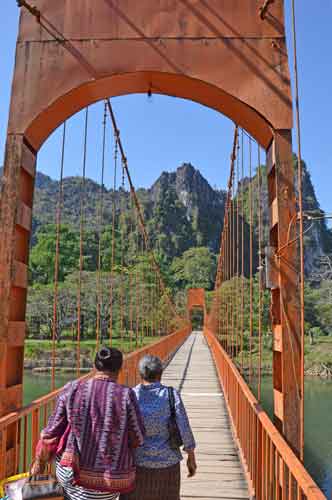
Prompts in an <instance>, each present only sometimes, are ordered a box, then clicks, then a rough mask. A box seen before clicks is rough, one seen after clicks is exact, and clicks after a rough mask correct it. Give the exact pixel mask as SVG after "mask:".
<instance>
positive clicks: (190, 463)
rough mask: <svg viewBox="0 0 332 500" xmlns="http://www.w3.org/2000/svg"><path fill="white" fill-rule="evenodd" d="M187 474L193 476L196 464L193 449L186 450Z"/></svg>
mask: <svg viewBox="0 0 332 500" xmlns="http://www.w3.org/2000/svg"><path fill="white" fill-rule="evenodd" d="M187 467H188V476H187V477H193V476H194V475H195V474H196V470H197V464H196V457H195V452H194V450H191V451H188V458H187Z"/></svg>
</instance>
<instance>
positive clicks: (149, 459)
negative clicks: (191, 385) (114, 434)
mask: <svg viewBox="0 0 332 500" xmlns="http://www.w3.org/2000/svg"><path fill="white" fill-rule="evenodd" d="M134 391H135V393H136V396H137V400H138V404H139V407H140V410H141V414H142V416H143V420H144V426H145V429H146V434H145V438H144V444H143V445H142V446H140V447H139V448H137V449H136V464H137V465H138V466H140V467H147V468H163V467H170V466H172V465H175V464H177V463H178V462H180V460H182V454H181V452H180V450H172V448H171V447H170V444H169V431H168V422H169V419H170V414H171V412H170V405H169V399H168V388H167V387H166V386H164V385H162V384H161V383H160V382H156V383H153V384H149V385H143V384H139V385H137V386H136V387H135V389H134ZM173 391H174V399H175V412H176V421H177V425H178V428H179V431H180V434H181V437H182V441H183V449H184V450H185V451H189V450H193V449H194V448H195V446H196V445H195V439H194V436H193V433H192V430H191V428H190V424H189V420H188V416H187V413H186V410H185V407H184V405H183V402H182V399H181V396H180V395H179V393H178V392H177V391H176V390H175V389H173Z"/></svg>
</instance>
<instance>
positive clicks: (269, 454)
mask: <svg viewBox="0 0 332 500" xmlns="http://www.w3.org/2000/svg"><path fill="white" fill-rule="evenodd" d="M204 334H205V338H206V340H207V342H208V345H209V346H210V349H211V352H212V355H213V358H214V361H215V364H216V368H217V371H218V376H219V380H220V382H221V385H222V388H223V391H224V395H225V400H226V404H227V406H228V411H229V415H230V418H231V423H232V428H233V433H234V437H235V439H236V441H237V443H238V447H239V451H240V455H241V459H242V462H243V465H244V467H245V470H246V474H247V478H248V481H249V484H250V488H251V490H252V491H251V493H252V495H254V496H255V499H257V500H261V499H263V500H279V499H280V500H284V499H285V500H286V499H287V500H302V499H308V500H324V499H325V498H326V497H325V496H324V494H323V493H322V492H321V490H320V489H319V488H318V486H317V485H316V483H315V482H314V480H313V479H312V478H311V476H310V475H309V474H308V472H307V471H306V469H305V467H304V466H303V464H302V462H301V461H300V460H299V459H298V458H297V456H296V455H295V453H294V452H293V451H292V450H291V448H290V447H289V445H288V444H287V443H286V441H285V440H284V438H283V437H282V435H281V434H280V432H279V431H278V430H277V428H276V427H275V426H274V425H273V423H272V422H271V420H270V418H269V417H268V415H267V414H266V413H265V411H264V410H263V409H262V407H261V406H260V405H259V403H258V401H257V399H256V398H255V396H254V395H253V393H252V392H251V391H250V389H249V387H248V385H247V383H246V382H245V380H244V379H243V378H242V376H241V375H240V373H239V371H238V370H237V368H236V366H235V365H234V363H233V361H232V360H231V358H230V357H229V356H228V354H227V353H226V352H225V350H224V349H223V348H222V347H221V345H220V343H219V341H218V339H217V337H216V336H215V335H214V334H213V332H212V331H211V330H209V329H208V328H205V330H204Z"/></svg>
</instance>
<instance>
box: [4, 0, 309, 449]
mask: <svg viewBox="0 0 332 500" xmlns="http://www.w3.org/2000/svg"><path fill="white" fill-rule="evenodd" d="M262 3H263V2H262V0H248V1H247V2H243V1H234V0H225V1H224V2H220V1H219V0H201V1H200V2H198V1H193V0H160V1H159V2H155V1H154V0H141V1H140V2H133V1H131V0H98V1H93V2H92V1H84V2H83V1H82V0H61V1H57V2H54V0H35V2H34V4H35V5H36V7H37V8H38V9H40V11H41V13H42V15H43V17H44V18H45V19H47V20H48V21H49V22H50V23H52V25H53V26H55V27H56V29H57V30H58V31H59V32H60V33H63V34H64V36H65V37H66V39H67V40H68V41H69V42H68V43H70V45H71V47H72V49H73V50H72V54H70V53H68V51H67V50H66V49H65V48H64V47H63V45H61V44H59V43H58V42H56V41H54V40H53V39H52V38H51V37H50V36H48V34H47V33H46V32H45V31H44V30H43V29H42V28H41V26H40V25H39V24H38V23H36V20H35V19H34V18H33V17H32V16H31V15H30V14H29V13H28V12H27V11H22V12H21V17H20V29H19V35H18V41H17V49H16V63H15V72H14V79H13V87H12V98H11V107H10V117H9V125H8V136H7V144H6V156H5V170H4V177H3V185H2V193H1V219H0V231H1V233H0V234H1V240H0V360H1V369H0V395H1V405H0V415H3V414H5V413H8V412H10V411H12V410H14V409H16V408H17V407H19V406H20V405H21V401H22V377H23V350H24V349H23V346H24V337H25V309H26V297H27V286H28V284H27V276H28V268H27V265H28V256H29V239H30V231H31V220H32V206H33V192H34V178H35V163H36V155H37V152H38V150H39V148H40V146H41V144H42V143H43V142H44V141H45V140H46V138H47V137H48V136H49V134H50V133H51V132H52V131H53V130H54V129H55V128H56V127H57V126H58V125H59V124H61V123H62V122H63V121H64V120H65V119H66V118H68V117H69V116H71V115H72V114H74V113H75V112H77V111H79V110H80V109H82V108H83V107H84V106H86V105H88V104H91V103H93V102H96V101H98V100H99V99H102V98H104V97H108V96H115V95H123V94H128V93H137V92H148V91H150V90H151V91H152V92H154V93H160V94H166V95H172V96H178V97H183V98H187V99H192V100H194V101H196V102H198V103H201V104H203V105H206V106H209V107H211V108H213V109H215V110H218V111H220V112H221V113H224V114H225V115H227V116H228V117H229V118H231V119H232V120H233V121H234V122H236V123H238V124H239V125H240V126H242V127H243V128H245V129H246V130H248V131H249V132H250V133H251V134H252V136H253V137H255V138H256V139H257V141H258V142H259V143H260V144H261V145H262V146H263V147H264V148H265V149H266V151H267V158H268V166H267V167H268V189H269V205H270V244H271V246H273V247H276V248H278V247H280V246H281V245H283V244H285V242H286V241H287V232H288V228H289V223H290V221H291V220H292V219H293V217H294V215H295V213H296V203H295V195H294V181H293V168H292V144H291V127H292V101H291V91H290V78H289V68H288V56H287V48H286V43H285V25H284V12H283V8H284V6H283V1H282V0H279V1H276V2H274V3H272V5H270V6H269V8H268V10H267V12H266V16H265V18H264V19H262V18H261V16H260V15H259V7H261V5H262ZM73 52H74V53H75V54H76V57H75V56H73ZM91 68H92V69H93V74H91ZM293 230H294V228H292V231H293ZM297 269H298V263H297V253H296V248H295V247H289V248H287V251H286V252H285V253H284V254H283V258H282V259H281V260H280V261H278V262H275V268H274V271H275V272H274V276H273V278H274V288H273V292H272V323H273V333H274V353H273V359H274V396H275V397H274V400H275V418H276V422H277V424H278V427H279V429H280V430H282V431H283V433H284V435H285V437H286V439H287V440H288V442H289V443H290V444H291V446H292V447H293V449H294V450H295V451H297V452H298V451H299V449H300V426H299V419H300V401H299V398H298V392H297V380H296V379H295V377H294V371H293V369H291V368H290V367H291V365H293V366H294V369H295V372H296V374H297V375H298V378H300V326H299V325H300V320H299V318H300V311H299V289H298V272H297ZM281 304H284V308H281ZM293 344H294V345H295V346H296V348H295V353H293V356H294V357H293V359H292V360H291V356H292V349H291V347H292V345H293ZM8 443H9V444H6V446H7V447H8V446H10V439H9V441H8Z"/></svg>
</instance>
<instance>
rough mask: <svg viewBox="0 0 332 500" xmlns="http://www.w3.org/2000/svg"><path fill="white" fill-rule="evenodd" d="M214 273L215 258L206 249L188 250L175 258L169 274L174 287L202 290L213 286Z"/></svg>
mask: <svg viewBox="0 0 332 500" xmlns="http://www.w3.org/2000/svg"><path fill="white" fill-rule="evenodd" d="M215 272H216V257H215V255H214V254H213V253H211V252H210V250H209V249H208V248H206V247H197V248H190V249H189V250H186V251H185V252H184V253H183V254H182V256H181V257H178V258H175V259H174V260H173V263H172V265H171V273H172V274H173V280H174V284H175V286H176V287H178V288H181V287H184V288H186V289H188V288H204V289H205V290H210V289H211V287H212V286H213V282H214V277H215Z"/></svg>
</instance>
